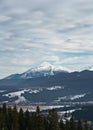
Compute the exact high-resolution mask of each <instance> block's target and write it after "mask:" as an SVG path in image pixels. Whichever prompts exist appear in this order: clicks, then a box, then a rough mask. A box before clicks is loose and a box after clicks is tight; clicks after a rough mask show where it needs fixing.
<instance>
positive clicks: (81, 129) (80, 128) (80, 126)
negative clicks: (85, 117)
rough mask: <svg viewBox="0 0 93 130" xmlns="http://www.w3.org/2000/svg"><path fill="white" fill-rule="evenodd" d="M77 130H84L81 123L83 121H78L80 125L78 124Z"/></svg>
mask: <svg viewBox="0 0 93 130" xmlns="http://www.w3.org/2000/svg"><path fill="white" fill-rule="evenodd" d="M77 130H83V127H82V122H81V120H78V124H77Z"/></svg>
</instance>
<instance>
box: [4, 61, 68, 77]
mask: <svg viewBox="0 0 93 130" xmlns="http://www.w3.org/2000/svg"><path fill="white" fill-rule="evenodd" d="M59 72H64V73H67V72H68V71H67V69H66V68H64V67H62V66H57V67H56V66H54V65H52V64H50V63H48V62H44V63H42V64H41V65H40V66H39V67H36V68H31V69H29V70H28V71H26V72H24V73H22V74H13V75H10V76H8V77H6V79H29V78H37V77H43V76H53V75H55V74H57V73H59Z"/></svg>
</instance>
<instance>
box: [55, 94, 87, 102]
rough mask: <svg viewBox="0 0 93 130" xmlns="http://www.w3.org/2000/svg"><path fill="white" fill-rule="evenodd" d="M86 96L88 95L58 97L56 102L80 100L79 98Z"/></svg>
mask: <svg viewBox="0 0 93 130" xmlns="http://www.w3.org/2000/svg"><path fill="white" fill-rule="evenodd" d="M85 95H86V93H84V94H79V95H74V96H72V95H70V96H64V97H58V99H57V100H55V101H54V102H61V100H72V101H73V100H75V99H79V98H83V97H84V96H85Z"/></svg>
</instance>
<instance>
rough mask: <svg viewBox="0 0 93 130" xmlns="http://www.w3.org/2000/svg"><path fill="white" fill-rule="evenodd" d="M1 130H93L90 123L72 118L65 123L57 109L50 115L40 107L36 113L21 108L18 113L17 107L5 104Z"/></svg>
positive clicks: (51, 111)
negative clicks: (42, 111) (41, 110)
mask: <svg viewBox="0 0 93 130" xmlns="http://www.w3.org/2000/svg"><path fill="white" fill-rule="evenodd" d="M0 130H93V129H92V127H89V125H88V122H87V121H85V122H83V121H81V120H78V121H77V122H76V121H75V120H74V118H73V117H72V118H71V119H70V121H66V122H64V121H63V120H62V119H60V120H59V116H58V114H57V112H56V110H55V109H52V110H49V112H48V114H42V113H41V112H40V108H39V106H37V108H36V112H29V111H28V110H26V111H25V112H24V111H23V109H22V108H20V110H19V111H17V108H16V106H14V107H13V108H11V107H7V106H6V104H3V106H2V107H0Z"/></svg>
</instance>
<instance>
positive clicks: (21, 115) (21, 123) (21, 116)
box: [18, 108, 25, 130]
mask: <svg viewBox="0 0 93 130" xmlns="http://www.w3.org/2000/svg"><path fill="white" fill-rule="evenodd" d="M18 121H19V130H25V120H24V113H23V109H22V108H21V109H20V111H19V120H18Z"/></svg>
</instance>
